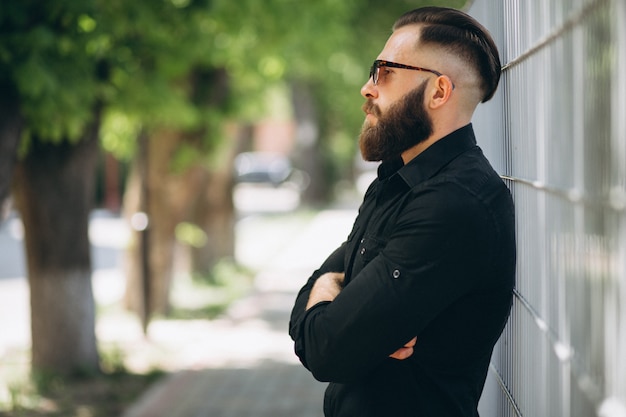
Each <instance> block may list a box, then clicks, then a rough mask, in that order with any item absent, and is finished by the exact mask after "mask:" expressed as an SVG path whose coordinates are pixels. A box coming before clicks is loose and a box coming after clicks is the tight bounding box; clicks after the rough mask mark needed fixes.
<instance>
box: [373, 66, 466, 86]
mask: <svg viewBox="0 0 626 417" xmlns="http://www.w3.org/2000/svg"><path fill="white" fill-rule="evenodd" d="M381 67H389V68H400V69H408V70H414V71H426V72H430V73H432V74H435V75H436V76H438V77H442V76H443V74H442V73H440V72H439V71H435V70H431V69H428V68H422V67H414V66H412V65H405V64H398V63H397V62H391V61H385V60H382V59H377V60H376V61H374V63H373V64H372V67H371V68H370V78H371V79H372V81H373V82H374V85H378V79H379V75H378V74H379V69H380V68H381ZM452 88H453V89H454V82H453V83H452Z"/></svg>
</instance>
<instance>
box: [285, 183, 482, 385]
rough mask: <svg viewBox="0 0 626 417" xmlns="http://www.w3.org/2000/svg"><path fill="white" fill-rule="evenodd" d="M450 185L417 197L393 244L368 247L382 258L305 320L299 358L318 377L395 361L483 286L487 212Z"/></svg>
mask: <svg viewBox="0 0 626 417" xmlns="http://www.w3.org/2000/svg"><path fill="white" fill-rule="evenodd" d="M450 187H452V189H450ZM450 187H444V188H441V187H439V188H433V189H429V190H424V191H423V192H422V193H421V195H420V196H419V198H415V199H413V200H412V201H411V202H410V203H409V204H408V205H407V206H406V207H405V208H404V210H403V212H402V213H401V214H400V215H399V217H398V220H397V222H396V224H395V225H394V226H393V230H392V231H391V232H390V233H389V236H388V239H387V240H386V241H383V242H381V241H380V239H378V240H376V239H374V240H375V241H376V243H375V245H378V246H379V247H378V248H375V247H373V248H369V249H374V251H377V253H375V254H374V255H373V258H372V259H371V260H370V261H369V262H367V264H366V265H365V266H364V267H363V269H362V270H361V271H360V272H359V273H358V274H357V275H356V276H355V277H353V278H352V280H351V281H350V283H349V284H348V285H347V286H346V287H345V288H344V289H343V290H342V292H341V293H340V294H339V295H338V296H337V298H335V300H334V301H332V302H327V303H320V304H318V305H316V306H314V307H313V308H311V309H309V310H308V311H307V312H306V313H305V315H304V316H303V317H302V318H301V324H300V328H299V333H298V335H297V336H298V340H297V345H298V344H299V345H300V348H299V351H298V354H299V356H300V358H301V360H302V362H303V364H305V366H306V367H307V368H308V369H309V370H310V371H311V372H312V373H313V375H314V376H315V377H316V378H317V379H318V380H321V381H333V382H350V381H353V380H356V379H358V378H361V377H363V376H364V375H366V374H367V373H368V372H370V371H371V370H372V369H374V368H375V367H377V366H378V365H379V364H381V363H382V362H383V361H385V360H393V359H389V358H388V356H389V355H390V354H392V353H393V352H395V351H396V350H397V349H399V348H400V347H402V346H403V345H404V344H405V343H407V342H408V341H409V340H411V339H412V338H413V337H414V336H418V343H419V334H420V332H421V331H422V330H423V329H424V328H425V327H426V326H428V324H429V323H431V322H432V321H433V320H434V319H435V318H436V317H437V316H438V315H439V314H440V313H441V312H442V311H444V310H445V309H446V308H447V307H448V306H449V305H450V304H452V303H453V302H454V301H455V300H457V299H458V298H460V297H462V296H463V295H464V294H467V292H468V291H469V290H470V289H471V288H472V287H473V286H475V285H477V282H476V279H475V278H476V277H478V276H479V275H480V272H479V271H480V270H481V268H484V267H485V266H486V263H487V262H488V261H487V258H488V253H489V250H490V249H489V243H490V242H491V238H490V237H489V235H490V233H491V232H490V230H491V228H490V226H489V221H488V215H487V213H486V211H485V209H484V207H482V205H481V204H480V203H479V202H477V201H476V200H475V199H473V198H472V197H471V196H469V195H468V194H467V193H465V192H464V191H462V190H461V189H459V188H456V187H454V186H450ZM367 239H368V238H367V235H366V241H367ZM366 243H367V242H366ZM366 249H368V248H366ZM366 252H367V251H366Z"/></svg>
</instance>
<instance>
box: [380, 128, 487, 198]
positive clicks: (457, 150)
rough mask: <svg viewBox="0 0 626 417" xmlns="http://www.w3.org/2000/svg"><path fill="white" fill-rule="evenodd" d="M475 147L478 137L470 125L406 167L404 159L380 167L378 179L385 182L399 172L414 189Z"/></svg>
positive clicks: (427, 149)
mask: <svg viewBox="0 0 626 417" xmlns="http://www.w3.org/2000/svg"><path fill="white" fill-rule="evenodd" d="M475 146H476V137H475V136H474V129H473V128H472V124H471V123H470V124H468V125H466V126H464V127H462V128H460V129H458V130H455V131H454V132H452V133H450V134H449V135H447V136H444V137H443V138H441V139H440V140H438V141H437V142H435V143H433V144H432V145H430V146H429V147H428V148H426V150H424V151H423V152H422V153H420V154H419V155H417V156H416V157H415V158H413V159H412V160H410V161H409V163H408V164H406V165H404V166H403V164H402V158H398V159H393V160H390V161H386V162H385V163H383V164H381V165H380V167H379V169H378V177H379V179H381V180H384V179H385V178H388V177H390V176H391V175H393V174H394V173H396V172H397V173H398V175H399V176H400V177H401V178H402V179H403V180H404V181H405V182H406V184H407V185H408V186H409V187H410V188H412V187H413V186H415V185H417V184H419V183H420V182H422V181H425V180H427V179H428V178H431V177H432V176H433V175H435V174H436V173H437V172H439V171H440V170H441V168H443V167H444V166H446V165H447V164H448V163H449V162H450V161H452V160H453V159H454V158H456V157H457V156H459V155H460V154H462V153H463V152H465V151H467V150H469V149H471V148H473V147H475ZM381 174H382V176H381Z"/></svg>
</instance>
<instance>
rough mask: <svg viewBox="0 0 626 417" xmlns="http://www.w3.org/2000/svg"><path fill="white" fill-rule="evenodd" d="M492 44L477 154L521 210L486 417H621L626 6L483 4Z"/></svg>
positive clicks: (479, 8) (625, 375)
mask: <svg viewBox="0 0 626 417" xmlns="http://www.w3.org/2000/svg"><path fill="white" fill-rule="evenodd" d="M470 14H472V15H473V16H475V17H476V18H477V19H478V20H480V21H481V22H482V23H484V24H485V26H487V28H488V29H489V30H490V31H491V32H492V34H493V36H494V38H495V39H496V41H497V42H498V44H499V45H498V46H499V48H500V53H501V59H502V62H503V64H504V68H503V75H502V81H501V84H500V87H499V91H498V93H497V95H496V96H495V97H494V99H493V100H492V101H491V102H489V103H486V104H484V105H482V106H481V107H480V108H479V110H478V111H477V113H476V115H475V118H474V126H475V129H476V132H477V137H478V138H479V144H480V145H481V147H483V149H484V150H485V153H486V154H487V156H488V157H489V158H490V160H491V161H492V162H493V165H494V167H495V168H496V169H497V170H498V171H499V172H500V173H501V175H502V176H503V178H505V179H506V181H507V183H508V184H509V187H510V188H511V191H512V193H513V196H514V199H515V202H516V214H517V237H518V270H517V289H516V294H515V295H516V296H515V301H514V305H513V309H512V314H511V319H510V320H509V323H508V325H507V327H506V329H505V330H504V333H503V335H502V337H501V339H500V341H499V343H498V345H497V346H496V349H495V351H494V354H493V358H492V365H491V372H490V377H489V381H488V384H487V386H486V388H485V393H484V395H483V399H482V400H481V415H483V417H490V416H494V417H495V416H497V417H502V416H503V417H508V416H525V417H554V416H575V417H589V416H601V417H618V416H619V417H624V416H626V28H625V26H626V2H625V1H624V0H613V1H610V0H551V1H545V0H506V1H502V0H477V1H475V2H474V3H473V4H472V7H471V9H470Z"/></svg>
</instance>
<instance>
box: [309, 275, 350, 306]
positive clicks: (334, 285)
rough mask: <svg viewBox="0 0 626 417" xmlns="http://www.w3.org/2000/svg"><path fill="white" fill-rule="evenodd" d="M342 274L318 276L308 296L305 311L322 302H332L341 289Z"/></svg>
mask: <svg viewBox="0 0 626 417" xmlns="http://www.w3.org/2000/svg"><path fill="white" fill-rule="evenodd" d="M343 278H344V274H343V272H327V273H325V274H324V275H322V276H320V277H319V278H318V279H317V281H315V284H313V288H311V294H309V301H308V303H307V304H306V310H308V309H309V308H311V307H313V306H314V305H315V304H317V303H320V302H322V301H333V300H334V299H335V297H337V295H338V294H339V293H340V292H341V289H342V288H343Z"/></svg>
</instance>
